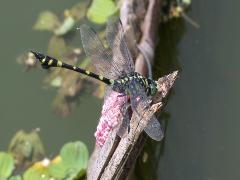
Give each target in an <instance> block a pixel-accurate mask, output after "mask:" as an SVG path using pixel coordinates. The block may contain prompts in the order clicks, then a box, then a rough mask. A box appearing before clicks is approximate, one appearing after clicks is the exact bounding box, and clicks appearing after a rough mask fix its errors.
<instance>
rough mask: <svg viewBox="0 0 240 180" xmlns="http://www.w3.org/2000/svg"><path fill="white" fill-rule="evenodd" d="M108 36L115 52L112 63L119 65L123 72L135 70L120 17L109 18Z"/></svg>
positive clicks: (127, 72)
mask: <svg viewBox="0 0 240 180" xmlns="http://www.w3.org/2000/svg"><path fill="white" fill-rule="evenodd" d="M106 37H107V41H108V44H109V46H110V48H111V49H112V52H113V58H112V64H113V65H114V66H116V67H118V69H119V70H120V71H121V72H122V74H129V73H131V72H134V63H133V59H132V56H131V54H130V51H129V49H128V47H127V42H126V39H125V36H124V32H123V28H122V23H121V21H120V19H119V18H118V17H112V18H110V19H109V20H108V23H107V28H106Z"/></svg>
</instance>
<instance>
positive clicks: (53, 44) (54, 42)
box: [47, 36, 67, 59]
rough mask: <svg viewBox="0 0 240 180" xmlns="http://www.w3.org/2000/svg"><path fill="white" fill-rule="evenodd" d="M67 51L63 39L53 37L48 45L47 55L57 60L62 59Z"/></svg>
mask: <svg viewBox="0 0 240 180" xmlns="http://www.w3.org/2000/svg"><path fill="white" fill-rule="evenodd" d="M66 51H67V45H66V43H65V41H64V39H63V38H61V37H58V36H52V37H51V39H50V40H49V43H48V51H47V53H48V54H49V55H50V56H53V57H55V58H57V59H62V57H63V55H64V53H66Z"/></svg>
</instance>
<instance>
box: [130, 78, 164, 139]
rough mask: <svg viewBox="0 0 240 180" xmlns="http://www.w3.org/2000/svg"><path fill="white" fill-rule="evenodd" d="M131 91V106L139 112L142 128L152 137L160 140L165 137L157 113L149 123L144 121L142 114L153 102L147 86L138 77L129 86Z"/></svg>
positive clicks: (134, 110)
mask: <svg viewBox="0 0 240 180" xmlns="http://www.w3.org/2000/svg"><path fill="white" fill-rule="evenodd" d="M129 93H130V101H131V106H132V109H133V112H134V113H136V114H137V117H138V121H139V122H138V124H139V126H140V128H141V129H144V131H145V132H146V133H147V134H148V135H149V136H150V138H152V139H154V140H157V141H160V140H161V139H162V138H163V131H162V128H161V125H160V123H159V122H158V120H157V119H156V117H155V115H153V116H152V117H151V119H150V121H149V122H148V124H147V125H145V123H144V122H143V120H144V117H143V116H142V115H143V113H144V112H145V111H148V108H150V103H151V98H150V97H148V96H147V95H146V93H145V88H144V87H143V86H142V85H141V84H140V83H139V82H138V80H137V79H136V80H133V81H132V84H131V85H130V86H129Z"/></svg>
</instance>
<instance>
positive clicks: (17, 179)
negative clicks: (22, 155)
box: [9, 176, 22, 180]
mask: <svg viewBox="0 0 240 180" xmlns="http://www.w3.org/2000/svg"><path fill="white" fill-rule="evenodd" d="M9 180H22V177H21V176H11V177H10V178H9Z"/></svg>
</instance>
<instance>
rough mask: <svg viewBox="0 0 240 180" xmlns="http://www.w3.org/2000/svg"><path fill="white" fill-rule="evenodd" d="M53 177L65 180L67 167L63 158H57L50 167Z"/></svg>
mask: <svg viewBox="0 0 240 180" xmlns="http://www.w3.org/2000/svg"><path fill="white" fill-rule="evenodd" d="M48 170H49V173H50V174H51V176H53V177H56V178H59V179H63V178H64V177H65V176H66V167H65V166H64V164H63V163H62V159H61V157H59V156H58V157H56V158H55V159H54V160H53V161H52V162H51V164H50V165H49V167H48Z"/></svg>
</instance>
